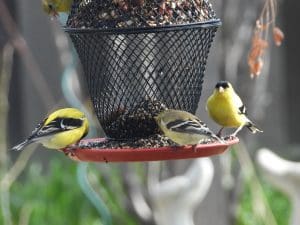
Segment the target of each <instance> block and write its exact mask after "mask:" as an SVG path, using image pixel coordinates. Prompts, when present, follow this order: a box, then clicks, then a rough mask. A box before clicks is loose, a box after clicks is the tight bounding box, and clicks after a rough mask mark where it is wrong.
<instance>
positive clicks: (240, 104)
mask: <svg viewBox="0 0 300 225" xmlns="http://www.w3.org/2000/svg"><path fill="white" fill-rule="evenodd" d="M233 101H234V105H235V106H236V107H237V109H238V113H239V114H243V115H247V109H246V106H245V105H244V104H243V102H242V100H241V98H240V97H239V96H238V95H237V94H235V96H234V98H233Z"/></svg>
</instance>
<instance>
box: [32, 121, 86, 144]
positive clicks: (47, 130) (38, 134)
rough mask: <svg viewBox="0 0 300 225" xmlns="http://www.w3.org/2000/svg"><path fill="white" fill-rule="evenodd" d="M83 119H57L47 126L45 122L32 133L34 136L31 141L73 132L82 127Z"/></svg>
mask: <svg viewBox="0 0 300 225" xmlns="http://www.w3.org/2000/svg"><path fill="white" fill-rule="evenodd" d="M82 123H83V120H82V119H74V118H56V119H54V120H52V121H51V122H50V123H48V124H47V125H44V124H45V120H44V121H43V122H42V123H41V124H39V125H38V126H37V127H36V129H35V130H34V131H33V132H32V135H31V136H30V137H29V139H39V138H43V137H46V136H49V135H54V134H57V133H59V132H63V131H68V130H73V129H76V128H79V127H81V126H82Z"/></svg>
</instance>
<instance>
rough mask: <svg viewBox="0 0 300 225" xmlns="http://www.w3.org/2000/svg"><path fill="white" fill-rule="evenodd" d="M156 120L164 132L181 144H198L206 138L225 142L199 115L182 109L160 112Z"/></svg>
mask: <svg viewBox="0 0 300 225" xmlns="http://www.w3.org/2000/svg"><path fill="white" fill-rule="evenodd" d="M155 120H156V122H157V124H158V126H159V127H160V129H161V130H162V132H163V133H164V134H165V135H166V136H167V137H168V138H170V139H171V140H172V141H174V142H175V143H176V144H179V145H196V144H199V143H200V142H201V141H202V140H203V139H205V138H213V139H216V140H218V141H220V142H222V143H223V141H222V140H221V139H220V138H219V137H217V136H216V135H215V134H214V133H213V132H212V131H210V130H209V128H208V127H207V126H206V125H205V123H203V122H202V121H201V120H200V119H199V118H198V117H196V116H194V115H193V114H191V113H189V112H185V111H181V110H174V109H168V110H165V111H163V112H161V113H159V114H158V116H156V117H155Z"/></svg>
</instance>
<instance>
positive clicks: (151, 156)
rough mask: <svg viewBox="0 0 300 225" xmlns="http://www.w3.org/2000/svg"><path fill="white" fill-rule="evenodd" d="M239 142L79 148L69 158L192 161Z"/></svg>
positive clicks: (216, 152)
mask: <svg viewBox="0 0 300 225" xmlns="http://www.w3.org/2000/svg"><path fill="white" fill-rule="evenodd" d="M95 141H96V142H101V141H106V139H105V138H97V139H85V140H81V143H82V144H84V143H85V142H89V143H90V142H95ZM238 142H239V139H238V138H236V137H235V138H233V139H230V140H227V141H226V142H225V143H220V142H214V143H209V144H199V145H196V146H195V147H193V146H191V145H189V146H179V147H173V146H168V147H159V148H116V149H111V148H83V149H82V148H77V149H74V150H72V154H68V156H69V157H70V158H71V159H73V160H76V161H86V162H142V161H160V160H175V159H191V158H200V157H208V156H213V155H218V154H221V153H223V152H224V151H225V150H226V149H227V148H228V147H229V146H231V145H233V144H236V143H238Z"/></svg>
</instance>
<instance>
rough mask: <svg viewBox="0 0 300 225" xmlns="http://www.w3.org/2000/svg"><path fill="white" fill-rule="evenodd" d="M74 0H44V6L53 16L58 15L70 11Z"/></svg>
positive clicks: (45, 10)
mask: <svg viewBox="0 0 300 225" xmlns="http://www.w3.org/2000/svg"><path fill="white" fill-rule="evenodd" d="M72 3H73V0H43V1H42V6H43V10H44V12H45V13H47V14H48V15H51V16H54V17H56V16H58V13H59V12H69V11H70V10H71V5H72Z"/></svg>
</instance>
